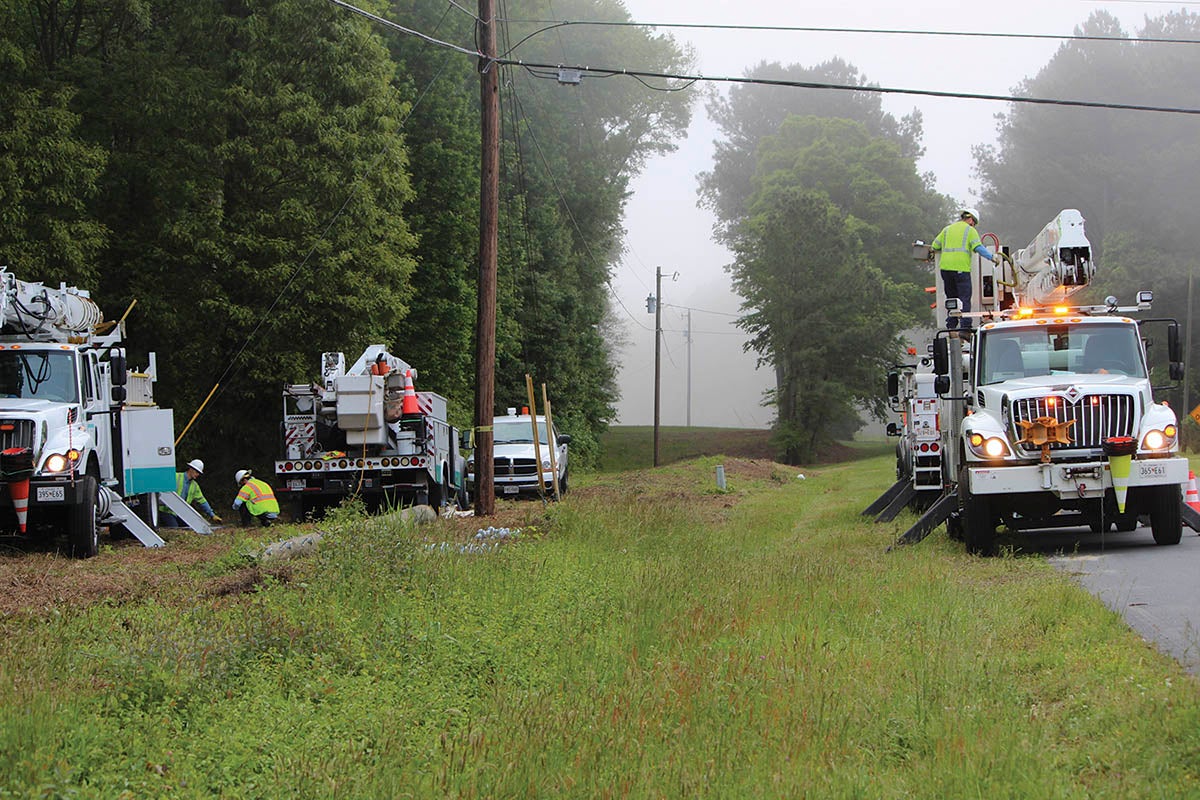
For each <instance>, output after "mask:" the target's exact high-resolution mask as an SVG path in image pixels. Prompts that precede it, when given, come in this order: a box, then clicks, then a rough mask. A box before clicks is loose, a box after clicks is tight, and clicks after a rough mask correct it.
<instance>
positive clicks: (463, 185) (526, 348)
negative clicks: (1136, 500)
mask: <svg viewBox="0 0 1200 800" xmlns="http://www.w3.org/2000/svg"><path fill="white" fill-rule="evenodd" d="M365 6H366V7H367V8H368V9H369V10H370V11H373V12H375V13H378V14H380V15H382V16H385V17H388V18H390V19H394V20H397V21H400V22H402V23H403V24H405V25H406V27H410V28H413V29H417V30H421V31H423V32H426V33H428V34H430V36H432V37H433V38H436V39H439V40H443V41H446V42H454V43H457V44H460V45H463V46H465V47H467V48H468V49H469V48H470V47H471V43H472V42H473V41H474V34H475V31H474V26H475V20H474V19H473V18H472V15H471V14H470V12H469V11H468V10H467V9H466V8H465V7H463V6H461V5H459V4H445V3H433V2H429V1H428V0H390V2H382V1H381V2H375V3H367V4H365ZM502 14H503V15H504V16H505V17H506V18H507V19H512V20H517V19H530V20H536V19H543V18H548V17H556V18H560V19H562V18H572V17H575V18H605V19H611V20H621V21H628V20H629V17H628V13H627V12H626V10H625V9H624V6H623V5H622V4H621V3H620V2H619V0H558V2H555V3H553V4H552V3H550V2H549V0H510V2H507V3H505V4H502ZM1197 19H1198V17H1197V15H1194V14H1188V13H1186V12H1179V13H1170V14H1166V15H1163V16H1161V17H1157V18H1153V19H1147V21H1146V24H1145V26H1144V27H1143V28H1142V29H1141V30H1139V31H1138V34H1139V36H1141V37H1171V38H1198V37H1197V34H1198V30H1197V28H1198V27H1200V23H1198V22H1197ZM0 24H2V28H0V69H3V71H4V74H5V75H6V76H7V78H6V80H5V81H4V82H3V83H2V84H0V110H2V111H3V115H2V117H0V263H6V264H7V265H9V267H10V268H11V269H12V270H13V271H14V272H15V273H16V274H17V275H18V277H21V278H23V279H27V280H42V281H45V282H47V283H51V284H53V283H55V282H57V281H60V280H62V281H66V282H68V283H70V284H75V285H79V286H81V287H83V288H86V289H90V290H91V291H92V292H93V294H94V296H95V297H96V298H97V299H98V300H99V302H100V303H101V306H102V307H103V308H105V309H107V310H109V313H110V315H111V314H112V313H114V309H117V310H119V309H124V308H125V307H126V306H127V305H128V303H129V301H130V300H131V299H133V298H136V299H137V300H138V305H137V306H136V308H135V310H134V312H133V313H132V314H131V316H130V320H129V327H130V329H131V331H132V332H133V336H132V337H131V338H132V341H133V343H134V363H136V359H137V357H138V354H139V350H138V348H140V352H141V353H144V352H145V351H147V350H151V349H153V350H156V351H157V352H158V365H159V373H160V382H159V385H158V396H159V399H160V402H161V403H162V404H163V405H169V406H173V407H174V408H176V409H177V411H176V416H177V426H181V423H182V422H183V418H184V417H185V416H190V413H191V412H192V411H194V410H195V409H197V408H199V407H200V404H201V403H202V401H203V400H204V398H205V397H206V396H207V395H208V393H209V392H210V390H212V388H213V387H214V385H218V384H219V388H218V389H217V391H216V392H215V394H214V399H213V401H212V402H211V404H210V405H209V407H208V409H207V410H206V412H205V413H204V414H203V415H202V416H201V417H200V418H199V419H198V421H197V422H196V424H195V427H194V429H193V430H192V432H190V433H189V438H188V439H187V440H185V442H184V443H183V444H182V445H181V449H182V450H183V451H184V452H186V453H188V454H198V455H202V456H203V457H205V458H206V459H209V460H210V461H212V462H213V463H215V464H216V465H218V466H219V467H221V468H222V469H232V468H234V467H235V466H246V465H253V466H255V467H258V468H262V469H266V468H267V466H268V465H269V462H270V461H271V460H272V459H273V458H274V457H275V455H276V450H277V448H278V422H279V412H280V408H279V405H280V400H279V389H280V386H281V385H282V384H283V383H286V382H299V381H304V380H308V379H310V378H312V377H315V375H316V372H317V370H318V363H317V362H318V356H319V354H320V353H321V352H322V351H326V350H342V351H345V352H347V354H348V355H350V356H351V357H353V356H354V355H356V354H357V352H358V351H359V350H360V349H361V348H362V347H363V346H364V345H366V344H368V343H372V342H383V343H385V344H387V345H388V346H389V348H390V349H391V350H392V351H393V352H395V353H397V354H398V355H400V356H401V357H403V358H405V359H406V360H407V361H409V362H411V363H412V364H414V365H415V366H416V367H417V368H418V370H419V381H418V387H419V388H422V389H432V390H435V391H438V392H439V393H441V394H443V395H445V396H447V397H448V398H449V399H450V401H451V407H452V409H453V411H452V415H453V416H454V417H455V420H456V421H457V422H458V423H459V424H460V425H463V426H466V425H469V424H470V414H471V408H472V400H473V396H474V324H475V322H474V318H475V306H476V296H475V282H476V276H477V270H478V265H477V246H478V233H477V231H478V191H479V188H478V187H479V177H478V157H479V146H480V141H479V125H478V92H479V89H478V75H477V69H478V68H479V64H478V63H477V60H476V59H473V58H471V57H469V56H464V55H462V54H461V53H458V52H455V51H453V50H450V49H447V48H444V47H440V46H438V45H437V44H436V43H431V42H429V41H425V40H421V39H418V38H414V37H410V36H404V35H401V34H398V33H395V32H392V31H389V30H387V29H385V28H383V27H381V26H378V25H374V24H372V23H370V22H368V21H366V20H364V19H362V18H360V17H358V16H356V15H353V14H351V13H349V12H347V11H346V10H345V9H342V8H338V7H336V6H333V5H332V4H330V3H327V2H323V0H223V2H220V3H190V2H184V0H117V1H116V2H113V0H108V1H107V2H101V1H100V0H74V2H71V1H70V0H27V1H25V2H20V1H18V0H3V2H0ZM501 31H502V35H501V40H500V47H501V50H502V51H505V52H508V53H511V54H513V55H516V56H519V57H521V58H525V59H526V60H528V61H534V62H543V63H554V62H563V63H574V64H581V63H582V64H586V63H610V64H611V63H630V64H637V65H639V66H641V67H643V68H646V69H649V70H652V71H656V72H664V73H667V72H681V73H685V72H688V71H689V70H690V69H691V68H692V67H693V62H694V56H693V54H692V53H690V52H689V51H688V50H687V49H686V48H683V47H680V46H679V45H678V44H677V43H676V42H675V41H674V40H673V39H671V38H670V37H666V36H654V35H650V34H648V33H646V32H645V29H639V28H634V27H612V28H592V29H588V28H586V27H585V26H572V27H569V28H565V29H556V30H553V31H550V30H547V31H544V32H540V33H539V31H538V28H537V24H536V23H532V22H530V23H517V22H510V23H507V24H506V25H505V26H502V29H501ZM1077 33H1083V34H1089V35H1104V36H1116V37H1123V36H1125V35H1126V34H1125V33H1124V32H1123V31H1122V29H1121V27H1120V25H1119V24H1118V23H1117V22H1116V20H1115V19H1114V18H1113V17H1112V16H1111V15H1109V14H1107V13H1105V12H1095V13H1093V14H1092V15H1091V16H1090V17H1088V19H1087V20H1086V21H1085V22H1084V23H1083V24H1082V25H1081V26H1079V27H1078V28H1077ZM1197 59H1200V54H1197V53H1196V51H1195V48H1193V47H1191V46H1189V45H1161V44H1159V45H1156V44H1152V43H1142V42H1139V43H1132V42H1130V43H1121V44H1116V43H1111V42H1095V41H1070V42H1066V43H1064V44H1063V45H1062V46H1061V47H1060V48H1059V50H1058V52H1057V53H1056V54H1055V55H1054V57H1053V58H1052V59H1051V60H1050V62H1049V63H1048V64H1047V65H1046V66H1045V67H1043V68H1042V69H1041V70H1040V71H1039V72H1038V73H1037V74H1036V75H1034V76H1032V77H1030V78H1028V79H1027V80H1025V81H1024V82H1023V83H1022V84H1021V85H1020V86H1018V87H1016V88H1015V89H1014V92H1015V93H1017V94H1027V95H1031V96H1041V97H1054V96H1060V97H1074V98H1080V99H1089V100H1101V101H1105V100H1107V101H1113V102H1127V103H1139V104H1155V105H1171V106H1192V107H1195V106H1197V105H1200V103H1198V102H1197V100H1198V98H1197V95H1198V94H1200V88H1197V87H1195V86H1194V85H1193V84H1192V82H1191V81H1190V80H1189V76H1190V75H1192V74H1194V71H1195V67H1196V66H1197V64H1196V61H1197ZM504 69H505V73H504V77H503V80H502V87H503V88H502V93H503V94H502V108H503V112H502V113H503V116H504V119H503V124H502V131H503V143H502V158H501V163H502V175H501V184H502V188H501V228H500V259H499V262H500V263H499V289H498V293H499V296H498V312H497V373H496V374H497V387H496V402H497V405H498V407H500V408H503V407H505V406H519V405H522V404H523V403H524V398H525V381H524V375H525V373H530V374H532V375H533V376H534V377H535V379H536V380H537V381H539V382H542V381H545V382H546V383H548V384H549V386H550V392H551V396H552V398H553V400H554V403H555V410H556V418H557V420H558V421H559V423H560V427H563V428H565V429H567V430H570V432H571V433H572V435H573V437H574V439H573V447H575V448H576V449H578V450H579V451H580V453H579V456H578V457H580V458H583V459H584V460H587V459H589V458H590V457H593V456H594V454H595V451H596V448H597V441H598V437H599V435H600V433H601V432H602V431H603V430H604V428H605V426H606V425H607V423H608V421H609V420H610V419H611V418H612V416H613V413H614V410H613V400H614V388H613V387H614V377H615V366H614V344H615V343H617V342H619V341H620V329H621V321H620V319H619V318H618V317H617V316H616V315H615V314H614V312H613V310H612V308H613V306H612V303H611V302H610V289H609V285H608V280H609V274H610V269H611V265H612V264H613V263H614V261H615V259H616V257H617V256H618V255H619V254H620V252H621V248H622V236H623V231H622V229H621V214H622V211H623V208H624V202H625V199H626V196H627V193H628V186H629V180H630V178H631V177H632V176H633V175H635V174H636V173H637V171H638V170H639V169H640V168H641V167H642V166H643V164H644V163H645V161H646V160H647V159H648V158H651V157H653V156H655V155H657V154H661V153H665V152H668V151H670V150H671V149H672V148H673V146H674V145H673V142H674V141H675V140H676V139H677V138H678V137H679V136H680V135H682V134H683V132H684V131H685V130H686V128H687V125H688V123H689V121H690V114H691V111H692V109H691V101H690V96H689V94H688V93H687V92H668V91H653V90H652V89H653V88H655V87H647V86H645V85H642V84H640V83H638V82H635V81H631V80H607V81H601V80H585V81H584V82H583V84H582V85H579V86H564V85H560V84H559V83H558V82H557V81H555V80H553V77H554V76H552V75H547V74H542V73H536V72H531V71H526V70H522V69H518V68H504ZM748 74H749V75H751V76H753V77H760V78H786V79H792V80H807V81H825V82H832V83H840V84H850V85H857V86H863V87H864V88H865V87H867V83H868V82H867V78H866V76H864V75H862V74H860V73H859V71H858V70H857V68H856V67H854V66H853V65H852V64H850V63H847V62H845V61H844V60H841V59H833V60H831V61H828V62H826V63H823V64H818V65H815V66H807V67H806V66H802V65H798V64H791V65H783V64H777V63H762V64H758V65H756V66H754V67H752V68H751V69H750V70H749V71H748ZM658 88H662V87H658ZM708 111H709V113H710V115H711V116H712V117H713V119H714V120H716V122H717V124H718V126H719V128H720V131H721V134H722V138H721V139H720V140H719V141H718V142H717V143H716V152H715V158H714V162H713V167H712V170H711V171H710V172H708V173H706V174H704V175H702V176H701V177H700V197H701V203H703V204H704V205H706V206H708V207H709V208H711V209H712V210H713V212H714V213H715V214H716V217H717V219H718V227H717V230H716V231H715V235H716V236H717V237H718V239H720V240H721V241H722V242H724V243H725V244H727V245H728V246H729V247H730V249H731V251H732V252H733V262H732V264H731V265H730V267H729V268H730V272H731V276H732V282H733V287H734V289H735V291H736V292H737V293H738V294H739V295H740V296H741V298H742V300H743V309H744V312H745V313H744V316H743V318H742V320H741V324H742V326H743V328H744V329H745V330H746V331H747V333H748V334H749V335H750V341H749V344H748V349H750V350H752V351H753V352H754V353H755V354H757V356H758V358H759V360H760V362H761V363H763V364H766V365H769V366H770V367H771V368H772V369H773V370H774V372H775V376H776V383H775V388H774V390H773V391H772V392H771V393H770V395H769V397H768V398H767V401H768V402H769V403H771V404H772V405H773V406H774V407H775V409H776V413H777V421H776V426H775V428H776V430H775V434H776V443H777V445H778V446H779V448H780V451H781V453H782V457H783V458H784V459H785V460H788V461H791V462H800V461H807V460H811V459H812V458H813V457H814V456H815V455H816V454H817V453H819V452H820V450H821V449H822V448H823V447H825V446H827V445H828V444H829V443H830V442H832V441H834V440H836V439H838V438H842V437H845V436H846V435H848V434H849V433H850V432H852V431H853V430H855V429H856V428H857V427H858V426H859V425H860V424H861V421H862V420H861V416H862V413H863V410H864V409H865V410H866V411H867V412H868V413H871V412H881V411H882V408H881V402H882V397H881V394H882V391H881V387H882V386H883V381H884V374H885V372H886V370H887V368H888V367H889V366H890V365H891V364H893V363H895V362H896V361H897V360H899V359H900V358H901V352H902V351H901V345H902V338H901V337H902V333H903V331H904V330H905V329H907V328H911V327H913V326H918V325H924V324H928V320H929V312H928V301H927V299H926V295H925V294H924V293H923V291H922V289H923V287H924V286H926V285H928V284H929V283H930V276H929V275H928V274H927V271H922V270H921V269H920V268H919V267H918V266H917V265H915V264H914V263H913V262H912V260H911V259H910V258H909V243H910V242H912V241H913V240H914V239H917V238H924V239H928V238H929V237H930V236H931V235H933V233H935V232H936V231H937V230H938V229H939V228H940V227H941V226H942V225H944V224H945V223H946V222H947V221H949V219H950V216H951V213H952V211H953V209H954V205H955V200H954V198H950V197H946V196H944V195H942V194H940V193H938V192H937V191H936V190H935V188H934V176H933V175H930V174H921V173H920V172H919V171H918V167H917V161H918V159H919V158H920V157H921V156H922V154H923V149H922V133H923V131H922V118H921V115H920V112H919V111H916V110H914V111H913V112H912V113H910V114H908V115H906V116H904V117H902V118H896V117H895V116H893V115H891V114H889V113H886V112H884V111H883V110H882V107H881V103H880V95H878V94H877V93H873V92H870V91H859V92H853V91H852V92H820V91H812V90H796V89H787V88H782V87H771V86H758V85H749V84H747V85H739V86H735V87H734V88H732V89H731V90H730V91H729V93H728V94H726V95H719V96H718V95H714V96H712V97H711V98H710V100H709V106H708ZM1196 124H1200V123H1197V121H1196V120H1195V119H1194V118H1192V117H1184V116H1166V115H1149V114H1144V113H1135V112H1128V111H1116V110H1112V111H1105V110H1096V109H1069V108H1055V107H1047V106H1032V105H1021V104H1013V105H1012V106H1011V107H1010V108H1009V109H1008V111H1007V112H1006V113H1004V114H1002V115H1000V117H999V139H998V142H997V144H996V145H995V146H984V147H979V148H977V150H976V152H975V156H976V161H977V174H978V177H979V178H980V180H981V183H982V200H983V202H982V206H983V208H984V214H985V218H986V219H987V220H988V227H989V228H991V229H994V230H997V231H1000V232H1002V233H1003V234H1004V237H1005V239H1006V240H1007V241H1015V242H1021V243H1023V242H1025V241H1027V240H1028V239H1030V238H1032V236H1033V235H1034V234H1035V233H1036V232H1037V230H1038V229H1039V228H1040V226H1041V225H1042V224H1044V223H1045V222H1046V221H1047V220H1049V219H1051V218H1052V217H1053V216H1054V215H1055V214H1056V213H1057V212H1058V211H1059V210H1060V209H1062V208H1067V207H1076V208H1080V209H1082V210H1083V212H1084V214H1085V216H1086V217H1087V222H1088V233H1089V236H1090V237H1091V239H1092V242H1093V244H1094V245H1095V252H1096V255H1097V260H1098V262H1099V263H1100V264H1101V267H1102V269H1101V272H1100V275H1101V277H1100V281H1099V284H1098V286H1097V287H1095V290H1094V292H1093V294H1095V295H1098V296H1094V297H1090V298H1087V299H1089V300H1094V301H1098V300H1099V299H1100V297H1102V296H1103V294H1106V293H1113V294H1117V295H1119V296H1121V297H1123V298H1128V297H1131V296H1132V292H1134V291H1136V290H1137V289H1143V288H1148V289H1153V290H1155V292H1156V296H1157V302H1156V311H1158V312H1160V313H1161V314H1163V315H1169V316H1175V317H1179V318H1183V317H1184V316H1186V311H1187V308H1186V306H1185V303H1186V298H1187V288H1188V287H1187V284H1188V278H1189V276H1190V275H1191V274H1192V273H1193V272H1194V271H1195V270H1196V266H1195V263H1194V261H1195V256H1194V255H1192V253H1191V249H1192V248H1191V247H1190V242H1189V240H1188V238H1187V236H1188V235H1189V234H1190V232H1191V231H1192V230H1193V229H1194V228H1195V225H1194V224H1193V217H1194V216H1195V213H1196V212H1195V205H1194V204H1193V203H1191V202H1190V197H1189V193H1188V189H1189V186H1188V182H1189V180H1190V178H1191V176H1192V175H1195V174H1196V173H1197V166H1200V145H1198V144H1197V142H1200V138H1198V137H1196V136H1195V135H1194V133H1195V132H1194V130H1193V128H1194V126H1195V125H1196ZM1160 349H1161V348H1160ZM1194 366H1195V365H1194V363H1193V369H1192V370H1191V371H1190V375H1191V381H1192V385H1193V386H1194V385H1195V383H1196V376H1195V369H1194ZM1189 396H1192V397H1194V395H1187V394H1182V393H1181V394H1180V395H1179V399H1178V401H1177V402H1178V403H1181V404H1182V403H1185V402H1186V398H1187V397H1189ZM1185 410H1186V409H1185ZM234 443H236V445H235V444H234Z"/></svg>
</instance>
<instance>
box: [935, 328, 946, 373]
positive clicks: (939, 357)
mask: <svg viewBox="0 0 1200 800" xmlns="http://www.w3.org/2000/svg"><path fill="white" fill-rule="evenodd" d="M933 374H935V375H939V376H940V375H949V374H950V340H949V339H946V338H944V337H938V338H937V339H934V340H933Z"/></svg>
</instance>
